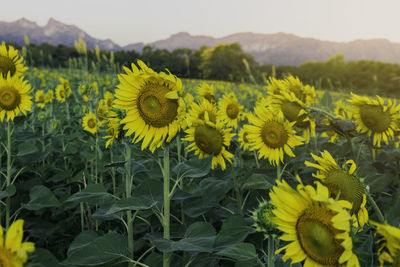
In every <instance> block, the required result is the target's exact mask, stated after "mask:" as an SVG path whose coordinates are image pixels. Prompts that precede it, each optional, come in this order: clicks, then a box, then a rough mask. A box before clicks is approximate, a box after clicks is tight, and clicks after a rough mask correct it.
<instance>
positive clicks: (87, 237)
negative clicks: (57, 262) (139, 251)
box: [62, 232, 127, 266]
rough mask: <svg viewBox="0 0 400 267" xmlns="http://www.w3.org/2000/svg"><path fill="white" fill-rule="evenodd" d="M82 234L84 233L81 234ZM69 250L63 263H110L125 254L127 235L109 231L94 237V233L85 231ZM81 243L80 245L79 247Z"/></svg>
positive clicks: (84, 264) (92, 264)
mask: <svg viewBox="0 0 400 267" xmlns="http://www.w3.org/2000/svg"><path fill="white" fill-rule="evenodd" d="M81 235H82V234H81ZM83 235H84V236H78V237H79V240H78V241H77V242H76V243H73V244H74V248H73V249H72V251H71V250H70V251H69V255H68V257H67V259H66V260H65V261H64V262H63V263H62V264H63V265H79V266H96V265H100V264H110V265H108V266H111V263H112V262H114V261H117V260H119V259H121V258H122V257H124V256H125V252H126V250H127V240H126V237H124V236H122V235H119V234H117V233H108V234H105V235H104V236H101V237H96V238H94V239H93V237H94V235H93V234H90V233H86V232H84V233H83ZM79 245H81V246H80V247H78V246H79Z"/></svg>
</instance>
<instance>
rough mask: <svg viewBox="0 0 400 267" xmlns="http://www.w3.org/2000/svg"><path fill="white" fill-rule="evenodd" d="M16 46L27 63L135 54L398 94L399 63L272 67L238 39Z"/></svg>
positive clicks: (113, 59)
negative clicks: (120, 47)
mask: <svg viewBox="0 0 400 267" xmlns="http://www.w3.org/2000/svg"><path fill="white" fill-rule="evenodd" d="M17 48H19V49H21V50H22V51H23V54H24V56H25V58H26V61H27V63H28V65H30V66H35V67H50V68H68V67H74V66H76V62H78V59H79V58H82V56H84V57H85V58H87V64H88V68H89V69H90V68H92V69H96V70H99V71H109V70H110V69H113V70H114V71H117V72H119V71H121V69H122V66H130V64H131V63H132V62H136V59H141V60H143V61H144V62H146V63H147V64H148V65H149V66H151V68H153V69H154V70H156V71H163V70H165V69H168V70H169V71H170V72H171V73H174V74H175V75H177V76H178V77H181V78H195V79H210V80H225V81H233V82H250V83H260V84H262V83H265V82H266V81H267V80H268V78H269V77H271V76H272V77H276V78H284V77H286V76H287V75H289V74H292V75H295V76H298V77H299V78H300V80H302V81H303V82H304V83H308V84H312V85H314V86H315V87H316V88H318V89H331V90H338V89H343V90H351V91H353V92H357V93H363V94H377V93H379V94H381V95H400V65H398V64H389V63H383V62H377V61H372V60H360V61H345V60H344V56H343V55H337V56H335V57H332V58H330V59H328V60H327V61H325V62H306V63H303V64H301V65H300V66H273V65H260V64H257V62H256V61H255V60H254V58H253V56H252V55H250V54H248V53H245V52H244V51H243V50H242V48H241V46H240V44H237V43H234V44H219V45H216V46H215V47H206V46H204V47H201V48H200V49H197V50H191V49H187V48H180V49H175V50H173V51H168V50H166V49H154V48H152V47H151V46H145V47H144V48H143V50H142V52H141V53H139V52H137V51H116V52H109V51H104V50H99V49H93V50H90V51H87V53H86V54H85V55H82V54H79V53H78V52H77V50H76V49H75V48H72V47H66V46H63V45H58V46H51V45H49V44H46V43H44V44H41V45H33V44H31V45H29V46H28V47H23V48H21V47H18V46H17ZM79 62H82V61H79Z"/></svg>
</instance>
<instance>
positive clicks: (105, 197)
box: [65, 184, 115, 205]
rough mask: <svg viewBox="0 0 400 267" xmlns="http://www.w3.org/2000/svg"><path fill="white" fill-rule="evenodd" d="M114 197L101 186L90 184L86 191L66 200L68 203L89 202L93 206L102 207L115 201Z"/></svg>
mask: <svg viewBox="0 0 400 267" xmlns="http://www.w3.org/2000/svg"><path fill="white" fill-rule="evenodd" d="M114 200H115V199H114V197H113V195H111V194H110V193H107V192H106V189H105V188H104V186H103V185H101V184H90V185H88V186H87V187H86V188H85V189H83V190H82V191H80V192H77V193H75V194H73V195H72V196H70V197H69V198H67V199H66V200H65V202H66V203H68V202H76V203H81V202H87V203H89V204H93V205H101V204H104V203H109V202H112V201H114Z"/></svg>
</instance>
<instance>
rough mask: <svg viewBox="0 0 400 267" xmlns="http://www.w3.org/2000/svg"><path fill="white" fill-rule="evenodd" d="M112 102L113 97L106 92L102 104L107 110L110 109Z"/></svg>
mask: <svg viewBox="0 0 400 267" xmlns="http://www.w3.org/2000/svg"><path fill="white" fill-rule="evenodd" d="M113 101H114V96H113V94H112V93H111V92H109V91H107V92H105V93H104V103H105V104H106V107H107V109H110V108H112V106H113Z"/></svg>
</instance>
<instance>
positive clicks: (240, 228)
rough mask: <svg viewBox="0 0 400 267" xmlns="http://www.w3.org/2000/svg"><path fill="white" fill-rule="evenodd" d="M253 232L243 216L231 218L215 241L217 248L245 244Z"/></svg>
mask: <svg viewBox="0 0 400 267" xmlns="http://www.w3.org/2000/svg"><path fill="white" fill-rule="evenodd" d="M251 232H252V228H251V227H249V226H248V225H247V223H246V220H245V219H244V217H243V216H241V215H232V216H230V217H229V218H228V219H227V220H226V221H225V222H224V223H223V224H222V227H221V230H220V231H219V233H218V235H217V239H216V240H215V246H216V247H219V246H229V245H233V244H236V243H240V242H243V241H244V240H245V239H246V237H247V236H248V235H249V234H250V233H251Z"/></svg>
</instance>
